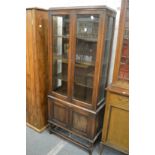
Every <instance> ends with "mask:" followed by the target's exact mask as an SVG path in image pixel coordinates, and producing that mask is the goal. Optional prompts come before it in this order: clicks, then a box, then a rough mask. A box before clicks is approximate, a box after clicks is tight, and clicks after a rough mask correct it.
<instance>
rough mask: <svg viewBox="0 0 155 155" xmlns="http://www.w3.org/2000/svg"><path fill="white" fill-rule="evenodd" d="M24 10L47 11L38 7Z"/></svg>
mask: <svg viewBox="0 0 155 155" xmlns="http://www.w3.org/2000/svg"><path fill="white" fill-rule="evenodd" d="M26 10H41V11H48V9H43V8H38V7H30V8H26Z"/></svg>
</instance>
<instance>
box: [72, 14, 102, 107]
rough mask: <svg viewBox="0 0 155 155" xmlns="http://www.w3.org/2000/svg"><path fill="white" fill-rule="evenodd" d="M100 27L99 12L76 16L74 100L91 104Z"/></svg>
mask: <svg viewBox="0 0 155 155" xmlns="http://www.w3.org/2000/svg"><path fill="white" fill-rule="evenodd" d="M98 29H99V15H98V14H78V15H77V17H76V30H75V31H76V34H75V37H76V48H75V65H74V82H73V100H74V101H79V102H84V103H87V105H91V103H92V94H93V80H94V71H95V61H96V53H97V42H98Z"/></svg>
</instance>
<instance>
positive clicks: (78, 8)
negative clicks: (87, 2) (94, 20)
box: [49, 5, 116, 13]
mask: <svg viewBox="0 0 155 155" xmlns="http://www.w3.org/2000/svg"><path fill="white" fill-rule="evenodd" d="M81 9H88V10H89V9H90V10H92V9H101V10H102V9H103V10H105V9H107V10H110V11H113V12H114V13H116V11H115V10H114V9H112V8H110V7H107V6H106V5H96V6H70V7H51V8H49V10H50V11H52V10H54V11H56V10H81Z"/></svg>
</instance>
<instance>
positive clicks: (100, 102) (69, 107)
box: [48, 6, 116, 154]
mask: <svg viewBox="0 0 155 155" xmlns="http://www.w3.org/2000/svg"><path fill="white" fill-rule="evenodd" d="M115 14H116V13H115V11H113V10H112V9H109V8H107V7H105V6H93V7H70V8H50V9H49V33H48V34H49V42H48V51H49V54H48V55H49V93H48V122H49V131H50V132H51V133H55V134H57V135H59V136H61V137H63V138H65V139H68V140H70V141H71V142H73V143H75V144H77V145H79V146H80V147H82V148H83V149H86V150H87V151H89V153H90V154H91V152H92V148H93V144H94V142H95V141H96V140H97V138H98V137H99V135H100V134H101V128H102V119H103V111H104V101H105V94H104V93H105V91H104V89H105V86H106V83H107V76H108V68H109V61H110V53H111V47H112V40H113V31H114V25H115Z"/></svg>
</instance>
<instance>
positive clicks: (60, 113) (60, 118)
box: [48, 99, 69, 127]
mask: <svg viewBox="0 0 155 155" xmlns="http://www.w3.org/2000/svg"><path fill="white" fill-rule="evenodd" d="M48 119H49V121H52V122H54V123H56V124H58V125H60V126H63V127H68V125H69V108H68V107H66V106H65V105H63V104H61V103H59V102H57V101H54V100H51V99H49V100H48Z"/></svg>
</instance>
